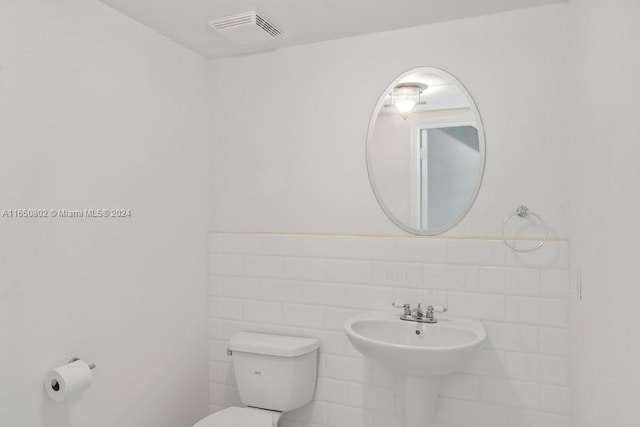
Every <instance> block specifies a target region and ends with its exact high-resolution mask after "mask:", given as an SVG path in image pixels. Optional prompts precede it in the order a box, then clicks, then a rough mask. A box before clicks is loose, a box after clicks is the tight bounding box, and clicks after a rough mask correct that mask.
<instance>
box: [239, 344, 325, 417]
mask: <svg viewBox="0 0 640 427" xmlns="http://www.w3.org/2000/svg"><path fill="white" fill-rule="evenodd" d="M319 346H320V343H319V341H318V340H317V339H315V338H301V337H288V336H282V335H269V334H258V333H253V332H238V333H236V334H234V335H233V336H232V337H231V341H230V343H229V350H231V352H232V361H233V371H234V373H235V377H236V383H237V385H238V392H239V393H240V398H241V399H242V402H243V403H244V404H245V405H247V406H253V407H255V408H263V409H271V410H274V411H282V412H285V411H291V410H293V409H296V408H299V407H300V406H303V405H305V404H307V403H309V402H310V401H311V398H312V397H313V392H314V390H315V388H316V377H317V371H318V347H319Z"/></svg>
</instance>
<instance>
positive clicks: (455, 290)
mask: <svg viewBox="0 0 640 427" xmlns="http://www.w3.org/2000/svg"><path fill="white" fill-rule="evenodd" d="M523 244H524V243H523ZM209 251H210V278H209V279H210V280H209V283H210V286H209V353H210V354H209V360H210V364H209V370H210V371H209V378H210V388H209V390H210V410H211V412H215V411H218V410H220V409H223V408H225V407H227V406H231V405H241V404H242V403H241V401H240V398H239V396H238V390H237V388H236V384H235V379H234V377H233V371H232V370H231V359H230V357H228V356H227V353H226V350H227V344H228V340H229V337H230V336H231V335H233V333H235V332H236V331H242V330H245V331H257V332H265V333H275V334H285V335H294V336H309V337H316V338H318V339H319V340H320V342H321V344H320V358H319V366H318V385H317V388H316V393H315V397H314V400H313V402H312V403H310V404H309V405H307V406H305V407H304V408H300V409H298V410H296V411H292V412H291V413H288V414H286V415H285V416H284V418H283V420H282V421H281V426H282V427H346V426H349V427H393V426H398V425H401V424H402V399H403V397H402V379H401V377H400V376H398V375H395V374H393V373H391V372H389V371H387V370H386V369H384V368H382V367H380V366H378V365H376V364H375V363H373V362H370V361H368V360H366V359H364V357H362V355H360V354H359V353H358V352H357V351H356V350H355V349H354V348H353V346H352V345H351V343H350V342H349V340H348V339H347V337H346V335H345V334H344V332H343V329H342V325H343V323H344V321H345V320H346V319H347V318H349V317H350V316H353V315H354V314H357V313H359V312H363V311H367V310H381V309H382V310H392V308H391V302H393V301H396V302H399V303H405V302H408V303H412V304H415V303H418V302H422V303H423V304H431V305H436V304H437V305H445V306H447V307H448V308H449V314H450V315H454V316H455V315H458V316H470V317H475V318H478V319H480V320H482V322H483V324H484V326H485V329H486V330H487V334H488V338H487V340H486V342H485V345H484V348H483V349H482V351H481V352H480V354H479V355H478V357H477V358H476V359H475V360H474V361H473V362H472V363H471V364H470V365H469V366H468V367H466V368H465V369H464V371H463V372H458V373H454V374H451V375H449V376H447V377H445V378H444V380H443V383H442V388H441V391H440V398H439V402H438V413H437V415H436V422H435V426H436V427H525V426H526V427H569V425H570V423H569V401H570V384H569V345H568V342H569V339H568V338H569V337H568V324H567V322H568V304H567V303H568V293H569V292H568V291H569V274H568V272H567V267H568V244H567V242H566V241H550V242H547V243H546V244H545V246H544V247H543V249H541V250H540V252H533V253H530V254H515V253H513V252H511V251H510V250H508V249H507V248H506V246H505V245H504V244H503V243H502V242H501V241H499V240H490V239H486V240H479V239H475V240H472V239H445V238H417V237H375V236H371V237H368V236H357V237H355V236H320V235H318V236H316V235H277V234H226V233H212V234H211V235H210V245H209Z"/></svg>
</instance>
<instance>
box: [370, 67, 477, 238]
mask: <svg viewBox="0 0 640 427" xmlns="http://www.w3.org/2000/svg"><path fill="white" fill-rule="evenodd" d="M420 72H424V73H429V74H435V75H438V76H441V77H446V78H448V79H450V80H451V82H452V83H453V84H455V85H456V86H457V87H458V89H459V90H460V91H461V92H462V93H463V94H464V95H465V97H466V98H467V100H468V101H469V107H470V108H471V111H472V112H473V116H474V118H475V119H476V123H477V129H478V138H479V141H478V146H479V151H480V167H479V168H478V175H477V176H476V184H475V186H474V189H473V194H472V196H471V198H470V199H469V201H468V202H467V205H466V207H465V208H464V209H463V210H462V211H461V212H460V213H459V214H458V215H457V216H456V217H454V218H453V219H452V220H451V221H450V222H449V223H448V224H447V225H445V226H442V227H439V228H435V229H433V230H421V229H418V228H414V227H411V226H409V225H407V224H404V223H403V222H402V221H400V220H399V219H398V218H396V217H395V216H394V215H393V213H392V212H391V211H390V210H389V208H388V207H387V205H386V204H385V203H384V201H383V200H382V198H381V196H380V195H379V194H378V191H377V190H376V184H375V179H374V177H373V172H372V171H373V167H372V159H371V153H370V149H369V147H370V145H371V144H372V140H373V132H374V128H375V124H376V120H377V119H378V114H379V113H380V109H381V108H382V106H383V105H384V103H385V100H386V98H387V94H389V92H390V91H391V89H393V88H394V87H396V85H397V84H398V83H400V81H402V79H404V78H405V77H407V76H409V75H411V74H415V73H420ZM485 145H486V142H485V135H484V126H483V124H482V117H481V116H480V111H479V110H478V106H477V105H476V101H475V99H474V98H473V96H471V93H470V92H469V91H468V90H467V88H466V87H465V86H464V85H463V84H462V82H460V80H458V79H457V78H456V77H455V76H454V75H452V74H451V73H449V72H447V71H445V70H443V69H441V68H435V67H416V68H412V69H410V70H407V71H405V72H403V73H402V74H400V75H399V76H398V77H396V78H395V79H394V80H393V81H392V82H391V83H390V84H389V85H388V86H387V87H386V89H385V90H384V92H382V94H381V95H380V96H379V98H378V102H377V103H376V106H375V107H374V109H373V112H372V113H371V119H370V120H369V128H368V129H367V141H366V147H365V152H366V159H367V175H368V177H369V183H370V184H371V190H372V191H373V194H374V196H375V197H376V200H377V202H378V205H380V207H381V208H382V210H383V211H384V213H385V215H387V217H388V218H389V219H390V220H391V222H393V223H394V224H395V225H396V226H398V227H399V228H401V229H402V230H404V231H406V232H408V233H411V234H415V235H418V236H435V235H438V234H442V233H444V232H445V231H448V230H451V229H452V228H453V227H455V226H456V225H458V224H459V223H460V221H462V219H464V217H465V216H467V214H468V213H469V211H470V210H471V207H472V206H473V204H474V203H475V201H476V199H477V197H478V193H479V192H480V187H481V186H482V181H483V178H484V168H485V163H486V151H487V150H486V146H485Z"/></svg>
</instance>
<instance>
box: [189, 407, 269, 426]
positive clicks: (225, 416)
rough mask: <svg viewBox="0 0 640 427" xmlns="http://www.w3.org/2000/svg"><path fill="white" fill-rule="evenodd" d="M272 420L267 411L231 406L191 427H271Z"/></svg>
mask: <svg viewBox="0 0 640 427" xmlns="http://www.w3.org/2000/svg"><path fill="white" fill-rule="evenodd" d="M278 415H279V414H278ZM273 420H274V417H273V415H272V414H271V413H270V412H268V411H263V410H259V409H251V408H238V407H237V406H232V407H230V408H227V409H223V410H222V411H218V412H216V413H213V414H211V415H209V416H208V417H206V418H203V419H202V420H200V421H198V423H196V425H194V426H193V427H273V425H274V424H273Z"/></svg>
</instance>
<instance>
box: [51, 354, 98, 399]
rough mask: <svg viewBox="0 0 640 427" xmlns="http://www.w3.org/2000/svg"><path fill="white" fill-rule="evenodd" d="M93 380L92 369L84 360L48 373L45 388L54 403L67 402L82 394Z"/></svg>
mask: <svg viewBox="0 0 640 427" xmlns="http://www.w3.org/2000/svg"><path fill="white" fill-rule="evenodd" d="M91 380H93V374H92V373H91V368H89V365H87V364H86V363H85V362H84V361H82V360H76V361H75V362H71V363H69V364H67V365H64V366H60V367H58V368H56V369H53V370H51V371H49V372H48V373H47V375H46V376H45V378H44V388H45V390H46V392H47V395H48V396H49V397H50V398H51V399H52V400H53V401H54V402H64V401H65V400H67V399H69V398H71V397H74V396H77V395H79V394H80V393H82V392H83V391H84V390H85V389H86V388H87V387H89V385H90V384H91Z"/></svg>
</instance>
